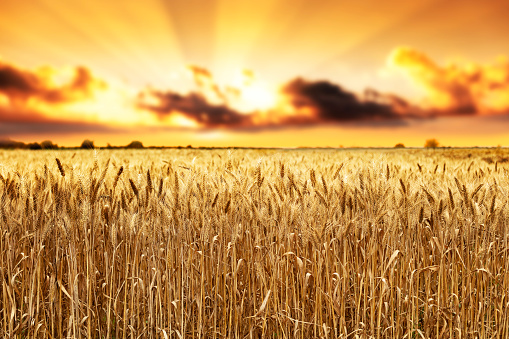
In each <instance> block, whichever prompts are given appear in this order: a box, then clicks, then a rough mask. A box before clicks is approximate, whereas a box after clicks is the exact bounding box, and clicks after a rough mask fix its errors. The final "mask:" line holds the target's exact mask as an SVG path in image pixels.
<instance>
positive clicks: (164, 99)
mask: <svg viewBox="0 0 509 339" xmlns="http://www.w3.org/2000/svg"><path fill="white" fill-rule="evenodd" d="M147 99H149V101H147ZM154 99H155V101H156V103H153V101H154ZM150 102H152V103H150ZM138 106H139V107H140V108H142V109H146V110H149V111H151V112H153V113H155V114H157V115H158V116H159V117H160V118H164V117H165V116H168V115H171V114H172V113H179V114H182V115H184V116H185V117H186V118H189V119H191V120H192V121H194V122H196V123H197V124H198V125H200V126H203V127H207V128H213V127H243V126H249V125H250V124H251V121H250V120H251V119H250V116H249V115H245V114H242V113H240V112H237V111H236V110H234V109H231V108H229V107H228V106H227V105H226V104H212V103H210V102H209V101H208V100H207V99H206V98H205V96H204V95H203V94H200V93H195V92H192V93H189V94H186V95H183V94H179V93H176V92H173V91H159V90H150V91H149V92H142V93H140V95H139V103H138Z"/></svg>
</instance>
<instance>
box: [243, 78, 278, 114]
mask: <svg viewBox="0 0 509 339" xmlns="http://www.w3.org/2000/svg"><path fill="white" fill-rule="evenodd" d="M240 99H241V101H240V105H239V109H241V110H242V111H251V112H252V111H265V110H268V109H271V108H274V106H275V105H276V102H277V95H276V92H275V91H273V90H271V89H270V88H269V87H268V86H267V85H265V84H263V83H260V82H255V83H253V84H249V85H247V86H245V87H244V88H242V90H241V95H240Z"/></svg>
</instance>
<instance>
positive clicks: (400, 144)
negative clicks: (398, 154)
mask: <svg viewBox="0 0 509 339" xmlns="http://www.w3.org/2000/svg"><path fill="white" fill-rule="evenodd" d="M394 148H405V145H403V144H402V143H401V142H400V143H397V144H396V146H394Z"/></svg>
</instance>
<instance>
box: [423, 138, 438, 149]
mask: <svg viewBox="0 0 509 339" xmlns="http://www.w3.org/2000/svg"><path fill="white" fill-rule="evenodd" d="M424 147H426V148H436V147H438V140H437V139H428V140H426V142H425V143H424Z"/></svg>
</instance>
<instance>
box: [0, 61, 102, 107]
mask: <svg viewBox="0 0 509 339" xmlns="http://www.w3.org/2000/svg"><path fill="white" fill-rule="evenodd" d="M61 75H62V74H60V73H59V72H57V71H56V70H54V69H51V68H49V67H44V68H41V69H38V70H35V71H30V70H25V69H21V68H19V67H16V66H13V65H10V64H7V63H4V62H2V61H0V95H3V96H4V97H6V98H7V99H8V100H9V101H10V102H11V103H13V104H14V105H22V104H23V103H25V102H26V101H27V100H29V99H36V100H39V101H42V102H45V103H49V104H58V103H64V102H71V101H77V100H81V99H84V98H87V97H90V96H92V95H93V91H94V89H95V88H97V87H100V88H103V87H105V86H106V85H105V83H104V82H102V81H100V80H97V79H95V78H94V77H93V76H92V74H91V73H90V71H89V70H88V69H87V68H85V67H76V68H75V69H73V70H72V71H71V76H70V79H65V80H67V81H66V82H64V83H60V84H59V83H58V82H59V80H60V79H59V77H61ZM64 78H69V77H68V76H67V77H66V76H65V75H64Z"/></svg>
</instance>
